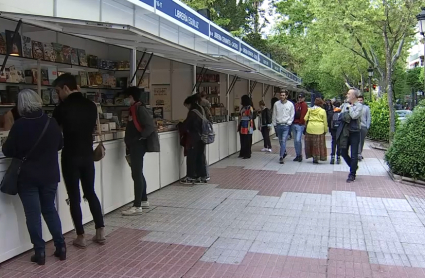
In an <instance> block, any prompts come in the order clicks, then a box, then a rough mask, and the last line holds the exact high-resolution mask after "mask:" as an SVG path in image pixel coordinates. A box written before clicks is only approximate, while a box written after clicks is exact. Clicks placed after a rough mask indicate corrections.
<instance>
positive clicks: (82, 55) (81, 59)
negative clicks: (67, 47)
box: [77, 49, 87, 67]
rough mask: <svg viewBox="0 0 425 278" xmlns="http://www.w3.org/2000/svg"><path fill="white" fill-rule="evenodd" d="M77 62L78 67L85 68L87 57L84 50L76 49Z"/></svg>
mask: <svg viewBox="0 0 425 278" xmlns="http://www.w3.org/2000/svg"><path fill="white" fill-rule="evenodd" d="M77 52H78V61H79V63H80V66H82V67H87V56H86V51H85V50H84V49H78V51H77Z"/></svg>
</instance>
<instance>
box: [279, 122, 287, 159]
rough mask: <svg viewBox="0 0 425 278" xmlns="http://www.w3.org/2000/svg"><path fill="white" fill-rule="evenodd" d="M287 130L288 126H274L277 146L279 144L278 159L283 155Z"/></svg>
mask: <svg viewBox="0 0 425 278" xmlns="http://www.w3.org/2000/svg"><path fill="white" fill-rule="evenodd" d="M289 128H290V127H289V125H277V126H276V133H277V137H278V138H279V144H280V157H283V156H284V155H285V151H286V140H287V139H288V134H289Z"/></svg>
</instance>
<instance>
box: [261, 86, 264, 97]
mask: <svg viewBox="0 0 425 278" xmlns="http://www.w3.org/2000/svg"><path fill="white" fill-rule="evenodd" d="M262 84H263V91H262V93H261V96H262V97H261V99H262V100H263V101H264V83H262Z"/></svg>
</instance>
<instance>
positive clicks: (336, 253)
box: [0, 138, 425, 278]
mask: <svg viewBox="0 0 425 278" xmlns="http://www.w3.org/2000/svg"><path fill="white" fill-rule="evenodd" d="M328 140H329V138H328ZM327 143H328V145H329V142H327ZM272 144H274V152H273V153H270V154H269V153H261V152H260V150H261V148H262V143H259V144H257V145H256V146H253V155H252V158H251V159H250V160H240V159H238V158H237V155H233V156H231V157H229V158H227V159H225V160H223V161H220V162H218V163H217V164H215V165H213V166H212V167H211V169H210V175H211V181H210V184H208V185H196V186H182V185H179V184H174V185H171V186H168V187H166V188H164V189H161V190H159V191H157V192H155V193H153V194H150V196H149V201H150V203H151V209H149V210H147V211H146V212H145V213H143V214H142V215H140V216H135V217H123V216H121V214H120V211H115V212H113V213H111V214H109V215H107V216H106V217H105V224H106V233H107V240H108V242H107V244H106V245H105V246H98V245H96V244H93V243H91V244H89V246H88V247H87V248H86V249H84V250H81V249H77V248H74V247H73V246H72V245H71V242H72V238H73V236H74V235H73V233H70V234H67V235H66V241H67V243H68V259H67V260H66V261H65V262H60V261H58V260H57V259H55V258H54V257H53V251H54V249H53V245H52V243H51V242H50V243H48V246H47V256H48V257H47V262H46V265H45V266H36V265H34V264H32V263H30V262H29V258H30V256H31V252H28V253H26V254H23V255H21V256H18V257H16V258H14V259H12V260H10V261H8V262H5V263H3V264H1V265H0V277H7V278H9V277H19V278H21V277H31V278H41V277H78V278H83V277H96V278H97V277H101V278H103V277H104V278H118V277H146V278H147V277H163V278H169V277H187V278H189V277H206V278H210V277H246V278H249V277H252V278H280V277H284V278H303V277H312V278H344V277H347V278H354V277H359V278H360V277H371V278H378V277H379V278H380V277H388V278H404V277H425V226H424V224H425V189H423V188H419V187H412V186H407V185H402V184H398V183H394V182H393V181H392V180H391V179H390V178H389V177H388V175H387V168H386V166H385V163H384V161H383V152H381V151H378V150H373V149H370V148H369V147H368V143H367V144H366V146H365V150H364V157H365V159H364V160H363V161H362V162H361V163H360V169H359V172H358V177H357V180H356V182H354V183H352V184H347V183H346V182H345V179H346V177H347V173H348V167H347V166H346V165H345V164H343V163H342V164H340V165H330V164H329V162H321V163H320V164H319V165H313V164H312V161H311V160H306V161H303V162H302V163H298V162H293V161H292V159H293V157H294V155H295V154H294V148H293V143H292V141H289V145H288V157H287V158H286V162H285V164H284V165H280V164H279V163H278V157H277V151H278V147H277V146H276V145H277V141H276V140H273V143H272ZM86 230H87V233H88V234H93V233H94V226H93V224H91V223H89V224H88V225H86Z"/></svg>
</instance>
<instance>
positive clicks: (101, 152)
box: [93, 113, 106, 161]
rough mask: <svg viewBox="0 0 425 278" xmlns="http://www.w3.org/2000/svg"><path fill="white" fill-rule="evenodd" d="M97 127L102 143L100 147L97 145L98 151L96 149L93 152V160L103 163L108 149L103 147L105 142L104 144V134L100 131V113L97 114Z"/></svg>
mask: <svg viewBox="0 0 425 278" xmlns="http://www.w3.org/2000/svg"><path fill="white" fill-rule="evenodd" d="M96 125H97V133H98V136H99V140H100V142H99V145H97V147H96V149H94V151H93V160H94V161H101V160H102V158H104V157H105V154H106V149H105V146H104V145H103V142H102V132H101V130H100V120H99V113H97V120H96Z"/></svg>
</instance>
